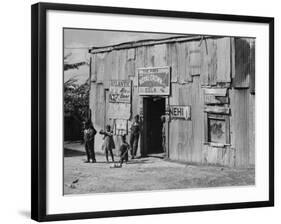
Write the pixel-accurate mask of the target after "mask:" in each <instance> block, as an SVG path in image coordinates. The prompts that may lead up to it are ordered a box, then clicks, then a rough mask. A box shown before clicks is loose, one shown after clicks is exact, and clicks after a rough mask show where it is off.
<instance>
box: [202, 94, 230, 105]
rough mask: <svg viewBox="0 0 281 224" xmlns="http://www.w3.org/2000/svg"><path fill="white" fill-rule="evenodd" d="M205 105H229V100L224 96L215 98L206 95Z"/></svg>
mask: <svg viewBox="0 0 281 224" xmlns="http://www.w3.org/2000/svg"><path fill="white" fill-rule="evenodd" d="M204 103H205V104H228V103H229V98H228V97H224V96H219V97H217V96H214V95H208V94H205V95H204Z"/></svg>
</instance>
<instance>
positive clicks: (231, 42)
mask: <svg viewBox="0 0 281 224" xmlns="http://www.w3.org/2000/svg"><path fill="white" fill-rule="evenodd" d="M230 51H231V61H230V62H231V78H232V79H233V78H234V77H235V37H231V38H230Z"/></svg>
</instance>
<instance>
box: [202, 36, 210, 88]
mask: <svg viewBox="0 0 281 224" xmlns="http://www.w3.org/2000/svg"><path fill="white" fill-rule="evenodd" d="M200 48H201V72H200V82H201V85H202V86H208V85H209V51H208V44H207V40H206V39H202V40H201V42H200Z"/></svg>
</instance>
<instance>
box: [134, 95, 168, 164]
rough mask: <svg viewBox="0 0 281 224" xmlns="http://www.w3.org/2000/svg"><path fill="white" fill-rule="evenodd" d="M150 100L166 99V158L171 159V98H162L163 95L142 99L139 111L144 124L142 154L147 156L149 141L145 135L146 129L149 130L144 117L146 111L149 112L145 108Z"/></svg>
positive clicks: (143, 97)
mask: <svg viewBox="0 0 281 224" xmlns="http://www.w3.org/2000/svg"><path fill="white" fill-rule="evenodd" d="M148 98H164V99H165V109H164V110H165V111H164V113H165V117H166V119H165V125H166V127H165V135H166V142H165V148H166V155H165V157H166V158H169V151H170V150H169V123H170V101H169V96H161V95H153V96H142V97H140V104H139V107H140V108H139V109H140V110H139V111H140V118H141V123H142V129H141V135H140V137H141V141H140V143H141V147H140V152H141V156H147V154H148V152H147V141H146V137H145V135H144V133H145V131H146V130H145V129H146V128H147V125H146V124H145V121H144V115H145V113H146V111H145V110H147V107H145V106H144V104H145V101H146V99H148Z"/></svg>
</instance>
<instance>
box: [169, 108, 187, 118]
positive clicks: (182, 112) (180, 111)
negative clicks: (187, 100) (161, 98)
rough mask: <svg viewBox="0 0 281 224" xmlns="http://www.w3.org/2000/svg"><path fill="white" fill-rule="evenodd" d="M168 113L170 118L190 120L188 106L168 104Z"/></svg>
mask: <svg viewBox="0 0 281 224" xmlns="http://www.w3.org/2000/svg"><path fill="white" fill-rule="evenodd" d="M170 113H171V118H172V119H185V120H190V118H191V114H190V106H170Z"/></svg>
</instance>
